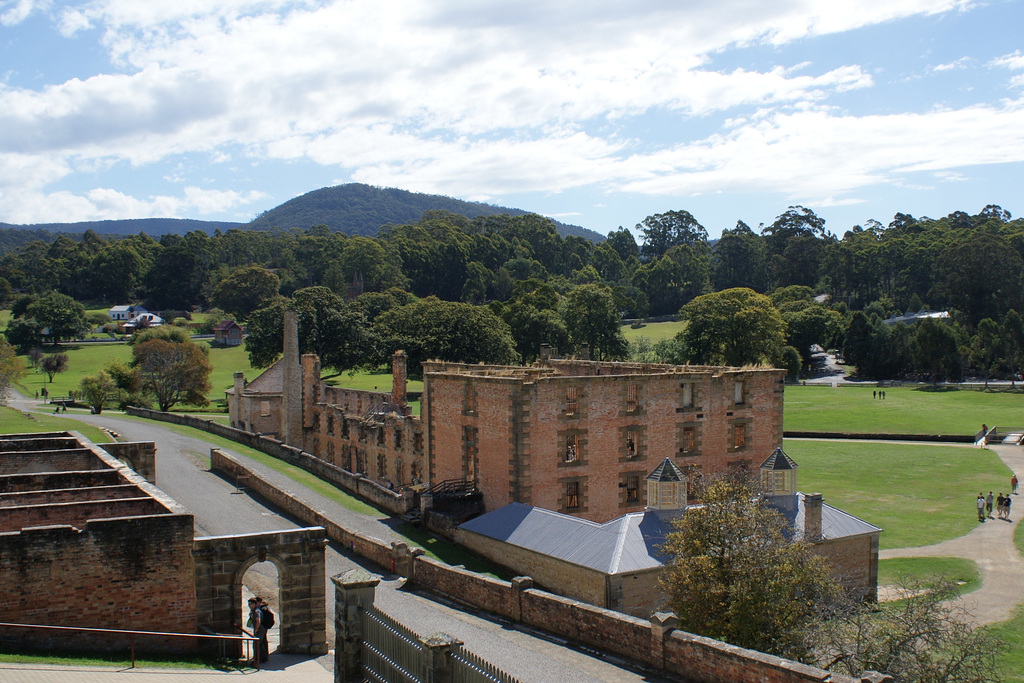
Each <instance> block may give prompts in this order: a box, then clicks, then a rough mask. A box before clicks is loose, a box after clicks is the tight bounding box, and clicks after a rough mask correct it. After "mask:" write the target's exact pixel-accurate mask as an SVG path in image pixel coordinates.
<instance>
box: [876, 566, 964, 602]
mask: <svg viewBox="0 0 1024 683" xmlns="http://www.w3.org/2000/svg"><path fill="white" fill-rule="evenodd" d="M936 577H943V578H945V579H948V580H949V581H952V582H954V583H956V584H958V585H959V587H960V594H961V595H963V594H965V593H970V592H971V591H975V590H978V589H979V588H981V573H980V572H979V571H978V565H977V563H975V562H974V561H972V560H965V559H964V558H962V557H894V558H892V559H889V560H880V561H879V562H878V585H879V586H891V585H895V584H896V583H898V582H899V581H900V580H902V579H906V580H909V581H911V582H913V581H924V582H926V583H927V582H929V581H930V580H931V579H933V578H936Z"/></svg>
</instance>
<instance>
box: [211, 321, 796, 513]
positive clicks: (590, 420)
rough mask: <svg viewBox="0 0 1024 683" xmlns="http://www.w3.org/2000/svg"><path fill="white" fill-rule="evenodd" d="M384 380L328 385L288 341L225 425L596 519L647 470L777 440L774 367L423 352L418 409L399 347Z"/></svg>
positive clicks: (325, 454)
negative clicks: (520, 362)
mask: <svg viewBox="0 0 1024 683" xmlns="http://www.w3.org/2000/svg"><path fill="white" fill-rule="evenodd" d="M392 370H393V386H392V391H391V392H390V393H385V392H371V391H355V390H349V389H342V388H336V387H330V386H327V385H326V384H323V383H322V382H321V381H320V369H319V361H318V359H317V358H316V357H315V356H312V355H306V356H303V357H302V358H301V359H300V357H299V354H298V331H297V323H296V318H295V316H294V314H292V313H290V312H289V314H287V315H286V317H285V349H284V356H283V357H282V359H281V360H279V361H278V362H277V363H276V364H275V365H273V366H271V368H269V369H268V370H267V371H266V372H264V373H263V374H262V375H261V376H260V377H258V378H257V379H255V380H254V381H253V382H251V383H249V384H246V382H245V379H244V378H243V377H242V374H241V373H236V375H235V385H234V387H233V388H232V389H231V390H229V391H228V392H227V394H228V404H229V410H230V414H231V424H232V426H234V427H238V428H241V429H247V430H249V431H253V432H260V433H264V434H267V435H272V436H275V437H277V438H280V439H281V440H282V441H284V442H285V443H287V444H289V445H292V446H295V447H298V448H302V449H303V450H306V451H308V452H310V453H312V454H314V455H316V456H317V457H319V458H321V459H323V460H326V461H328V462H331V463H332V464H335V465H338V466H340V467H343V468H344V469H347V470H349V471H352V472H358V473H361V474H363V475H364V476H366V477H368V478H371V479H374V480H376V481H377V482H379V483H380V484H382V485H391V486H395V487H401V486H405V485H410V484H419V483H430V484H434V485H436V484H438V483H440V482H445V481H451V480H470V481H472V482H474V483H475V485H476V487H477V488H478V490H479V491H480V492H482V494H483V501H484V507H485V509H487V510H495V509H497V508H499V507H501V506H503V505H506V504H508V503H513V502H516V503H523V504H526V505H531V506H534V507H540V508H545V509H549V510H554V511H557V512H561V513H565V514H569V515H573V516H576V517H580V518H584V519H588V520H591V521H595V522H606V521H608V520H611V519H614V518H616V517H619V516H621V515H623V514H624V513H628V512H637V511H642V510H643V509H644V507H645V505H646V504H647V500H646V498H647V492H646V488H645V487H644V485H643V481H644V477H645V476H646V475H647V474H648V473H649V472H650V471H651V470H652V469H653V468H654V467H655V466H656V465H658V463H660V462H661V461H662V460H663V459H664V458H666V457H668V458H670V459H671V460H672V462H674V463H676V464H677V465H678V466H679V467H680V468H681V469H682V470H683V471H684V472H691V471H694V470H699V471H701V472H703V473H715V472H721V471H725V470H727V469H729V468H730V467H741V468H750V469H753V468H756V467H757V466H758V464H759V463H761V462H762V461H763V460H764V459H765V458H766V457H768V455H770V454H771V453H772V452H773V451H775V449H776V448H779V447H780V446H781V445H782V411H783V377H784V371H783V370H776V369H769V368H760V367H749V368H731V367H706V366H678V365H656V364H640V363H615V362H595V361H588V360H565V359H558V358H555V357H554V355H553V354H552V353H549V352H545V353H544V354H542V358H541V360H540V361H538V362H537V363H535V364H534V365H533V366H531V367H521V366H493V365H465V364H459V363H446V362H440V361H429V362H426V363H424V364H423V394H422V397H421V416H420V417H417V416H415V415H413V414H412V410H411V408H410V406H409V405H408V402H407V398H406V367H405V354H404V353H402V352H400V351H399V352H397V353H396V354H395V355H394V358H393V362H392Z"/></svg>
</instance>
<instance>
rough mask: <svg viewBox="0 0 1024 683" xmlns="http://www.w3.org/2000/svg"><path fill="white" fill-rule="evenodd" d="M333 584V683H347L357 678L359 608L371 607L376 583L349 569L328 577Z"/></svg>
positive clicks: (365, 574)
mask: <svg viewBox="0 0 1024 683" xmlns="http://www.w3.org/2000/svg"><path fill="white" fill-rule="evenodd" d="M331 581H333V582H334V683H347V681H349V680H351V679H352V678H354V677H356V676H358V675H359V674H360V673H361V671H360V667H359V651H360V650H361V649H362V644H363V629H362V626H360V623H359V608H360V607H364V606H369V605H372V604H373V598H374V594H375V593H376V589H377V584H379V583H380V579H379V578H378V577H376V576H373V575H372V574H369V573H368V572H366V571H365V570H363V569H350V570H348V571H347V572H345V573H343V574H338V575H337V576H332V577H331Z"/></svg>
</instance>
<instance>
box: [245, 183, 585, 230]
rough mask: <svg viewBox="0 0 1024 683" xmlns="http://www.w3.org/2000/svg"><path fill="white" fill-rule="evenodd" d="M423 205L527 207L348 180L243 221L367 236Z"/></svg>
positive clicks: (488, 209)
mask: <svg viewBox="0 0 1024 683" xmlns="http://www.w3.org/2000/svg"><path fill="white" fill-rule="evenodd" d="M424 211H448V212H450V213H454V214H458V215H460V216H465V217H467V218H476V217H477V216H492V215H497V214H503V213H507V214H508V215H510V216H523V215H526V214H528V213H530V212H529V211H523V210H521V209H510V208H507V207H503V206H493V205H491V204H483V203H481V202H467V201H463V200H461V199H455V198H453V197H445V196H443V195H439V194H421V193H419V192H409V191H407V190H398V189H395V188H391V187H385V188H381V187H374V186H372V185H364V184H362V183H349V184H347V185H336V186H334V187H324V188H321V189H319V190H313V191H312V192H307V193H306V194H304V195H302V196H300V197H296V198H295V199H290V200H288V201H287V202H285V203H284V204H281V205H280V206H278V207H277V208H275V209H270V210H269V211H265V212H264V213H262V214H260V215H259V216H258V217H257V218H255V219H254V220H253V221H252V222H251V223H249V224H248V226H247V227H248V228H250V229H252V230H269V229H271V228H278V229H280V230H287V229H289V228H301V229H303V230H306V229H307V228H309V227H311V226H314V225H326V226H327V227H328V228H330V229H331V230H332V231H334V232H344V233H347V234H349V235H366V236H370V237H372V236H375V235H376V234H377V231H378V230H379V229H380V227H381V226H383V225H405V224H409V223H415V222H416V221H418V220H419V219H420V216H422V215H423V212H424ZM554 223H555V227H556V228H557V229H558V234H559V235H561V236H562V237H567V236H569V235H576V236H578V237H583V238H585V239H588V240H590V241H591V242H600V241H601V240H603V239H604V236H603V235H601V234H599V233H597V232H595V231H593V230H588V229H587V228H581V227H580V226H578V225H567V224H565V223H560V222H558V221H554Z"/></svg>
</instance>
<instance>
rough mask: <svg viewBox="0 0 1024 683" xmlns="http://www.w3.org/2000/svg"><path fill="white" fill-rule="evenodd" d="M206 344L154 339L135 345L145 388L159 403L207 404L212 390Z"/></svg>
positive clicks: (134, 358) (165, 405) (165, 406)
mask: <svg viewBox="0 0 1024 683" xmlns="http://www.w3.org/2000/svg"><path fill="white" fill-rule="evenodd" d="M204 349H205V347H200V346H199V345H198V344H194V343H192V342H188V343H185V344H177V343H174V342H169V341H165V340H163V339H150V340H149V341H147V342H145V343H143V344H138V345H136V346H135V347H133V348H132V364H133V366H134V368H135V369H136V370H137V371H138V373H139V382H140V384H141V386H142V388H143V389H144V390H145V391H147V392H149V393H150V394H152V395H153V397H154V398H155V399H156V402H157V406H158V407H159V408H160V410H162V411H168V410H170V409H171V408H173V407H174V406H176V405H177V404H179V403H184V404H187V405H196V406H205V405H207V404H208V403H209V400H208V399H207V398H206V394H207V393H208V392H209V391H210V371H211V370H212V369H213V368H212V367H211V365H210V361H209V358H207V354H206V353H204Z"/></svg>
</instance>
